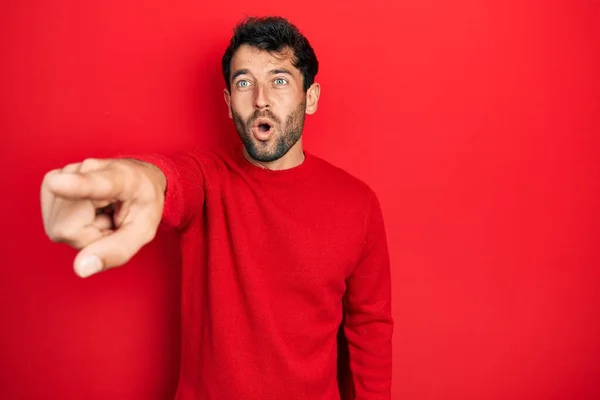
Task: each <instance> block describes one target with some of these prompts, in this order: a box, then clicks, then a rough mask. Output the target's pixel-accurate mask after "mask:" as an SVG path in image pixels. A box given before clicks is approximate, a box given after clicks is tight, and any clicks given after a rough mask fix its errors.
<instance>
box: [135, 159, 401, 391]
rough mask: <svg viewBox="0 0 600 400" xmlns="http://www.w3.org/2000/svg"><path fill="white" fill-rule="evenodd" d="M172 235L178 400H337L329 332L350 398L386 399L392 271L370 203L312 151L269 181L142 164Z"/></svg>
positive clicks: (211, 169) (257, 175)
mask: <svg viewBox="0 0 600 400" xmlns="http://www.w3.org/2000/svg"><path fill="white" fill-rule="evenodd" d="M141 158H142V159H144V160H146V161H149V162H152V163H153V164H155V165H157V166H158V167H159V168H161V170H162V171H163V172H164V173H165V175H166V177H167V192H166V201H165V209H164V215H163V223H164V224H166V225H168V226H170V227H173V228H176V229H178V230H179V231H180V235H181V247H182V257H183V266H182V267H183V271H182V307H183V310H182V335H183V337H182V354H181V373H180V380H179V385H178V390H177V396H176V398H177V400H213V399H223V400H295V399H298V400H337V399H339V398H340V394H339V390H338V382H337V368H336V365H337V353H338V351H337V336H336V334H337V332H338V329H339V328H340V326H341V324H342V323H343V325H342V329H343V330H342V331H341V332H343V333H344V334H345V338H346V341H347V343H348V349H347V351H348V354H349V361H350V364H349V368H350V373H351V374H350V377H351V379H352V383H353V386H354V391H355V397H354V398H356V399H364V400H367V399H368V400H374V399H385V400H389V399H390V398H391V394H390V386H391V367H392V362H391V361H392V352H391V351H392V349H391V345H392V330H393V323H392V315H391V284H390V263H389V257H388V248H387V243H386V234H385V228H384V224H383V219H382V214H381V210H380V206H379V203H378V200H377V197H376V196H375V194H374V193H373V191H372V190H371V189H370V188H369V187H368V186H367V185H366V184H365V183H363V182H361V181H360V180H358V179H357V178H354V177H352V176H351V175H350V174H348V173H346V172H344V171H343V170H341V169H339V168H337V167H335V166H333V165H331V164H329V163H328V162H326V161H324V160H322V159H320V158H318V157H316V156H314V155H312V154H310V153H307V154H306V159H305V161H304V162H303V163H302V164H301V165H300V166H298V167H296V168H292V169H288V170H283V171H270V170H267V169H262V168H260V167H256V166H254V165H253V164H251V163H249V162H248V161H247V160H246V159H245V158H244V157H243V154H242V153H241V149H236V151H235V152H234V153H233V154H232V155H225V154H219V153H213V152H211V153H203V152H189V153H181V154H177V155H175V156H170V157H167V156H160V155H149V156H145V157H141Z"/></svg>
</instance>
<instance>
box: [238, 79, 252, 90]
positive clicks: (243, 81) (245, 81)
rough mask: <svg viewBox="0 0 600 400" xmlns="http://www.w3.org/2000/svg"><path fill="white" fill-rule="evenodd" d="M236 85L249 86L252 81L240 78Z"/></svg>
mask: <svg viewBox="0 0 600 400" xmlns="http://www.w3.org/2000/svg"><path fill="white" fill-rule="evenodd" d="M236 86H239V87H243V88H244V87H248V86H250V82H248V81H247V80H245V79H240V80H239V81H237V82H236Z"/></svg>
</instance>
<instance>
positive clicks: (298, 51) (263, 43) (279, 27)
mask: <svg viewBox="0 0 600 400" xmlns="http://www.w3.org/2000/svg"><path fill="white" fill-rule="evenodd" d="M244 44H246V45H249V46H252V47H255V48H258V49H261V50H266V51H268V52H271V53H280V52H282V51H284V50H286V48H289V49H291V50H292V51H293V52H294V53H293V59H292V64H293V65H294V66H295V67H296V68H298V69H299V70H300V72H301V73H302V77H303V88H304V91H305V92H306V91H307V90H308V88H309V87H310V86H311V85H312V84H313V83H314V81H315V76H316V75H317V73H318V72H319V61H318V60H317V56H316V55H315V51H314V50H313V48H312V46H311V45H310V43H309V42H308V39H306V37H304V35H303V34H302V33H301V32H300V31H299V30H298V28H297V27H296V26H295V25H293V24H292V23H291V22H289V21H288V20H286V19H285V18H282V17H278V16H267V17H248V18H246V19H244V20H242V21H241V22H239V23H238V24H237V25H236V26H235V28H234V30H233V36H232V38H231V40H230V42H229V46H228V47H227V49H226V50H225V54H224V55H223V58H222V60H221V67H222V69H223V77H224V78H225V84H226V85H227V89H228V90H231V82H230V80H229V79H230V76H231V60H232V58H233V55H234V54H235V51H236V50H237V49H238V48H239V47H240V46H242V45H244Z"/></svg>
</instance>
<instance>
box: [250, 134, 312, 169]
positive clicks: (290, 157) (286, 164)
mask: <svg viewBox="0 0 600 400" xmlns="http://www.w3.org/2000/svg"><path fill="white" fill-rule="evenodd" d="M243 152H244V157H246V159H247V160H248V161H249V162H250V163H252V164H254V165H256V166H258V167H261V168H264V169H270V170H272V171H279V170H284V169H290V168H294V167H297V166H299V165H300V164H302V163H303V162H304V158H305V156H304V150H303V148H302V139H300V140H298V142H296V144H295V145H294V146H292V148H291V149H290V150H289V151H288V152H287V153H286V154H285V155H284V156H283V157H281V158H279V159H277V160H274V161H258V160H255V159H254V158H252V157H251V156H250V154H248V151H246V148H245V147H243Z"/></svg>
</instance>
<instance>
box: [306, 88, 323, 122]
mask: <svg viewBox="0 0 600 400" xmlns="http://www.w3.org/2000/svg"><path fill="white" fill-rule="evenodd" d="M319 96H321V85H320V84H318V83H316V82H315V83H313V84H312V85H311V86H310V87H309V88H308V90H307V91H306V113H307V114H308V115H311V114H314V113H315V112H317V106H318V104H319Z"/></svg>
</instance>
